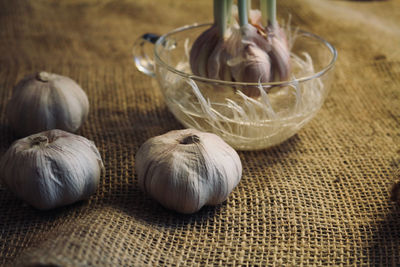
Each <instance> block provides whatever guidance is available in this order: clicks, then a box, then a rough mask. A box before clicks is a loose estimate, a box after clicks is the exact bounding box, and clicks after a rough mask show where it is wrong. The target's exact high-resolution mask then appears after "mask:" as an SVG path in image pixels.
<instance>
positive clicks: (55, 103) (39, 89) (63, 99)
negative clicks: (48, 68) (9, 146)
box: [6, 72, 89, 136]
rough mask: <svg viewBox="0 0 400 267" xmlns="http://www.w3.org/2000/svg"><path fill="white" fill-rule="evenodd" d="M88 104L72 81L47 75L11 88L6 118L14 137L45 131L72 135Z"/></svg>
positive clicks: (39, 74) (45, 73) (86, 112)
mask: <svg viewBox="0 0 400 267" xmlns="http://www.w3.org/2000/svg"><path fill="white" fill-rule="evenodd" d="M88 112H89V101H88V98H87V95H86V94H85V92H84V91H83V90H82V89H81V87H80V86H79V85H78V84H77V83H76V82H75V81H73V80H72V79H70V78H68V77H65V76H61V75H57V74H53V73H48V72H39V73H37V74H34V75H28V76H26V77H25V78H23V79H22V80H21V81H20V82H19V83H17V85H16V86H15V87H14V88H13V92H12V97H11V99H10V100H9V102H8V104H7V107H6V115H7V118H8V121H9V123H10V126H11V128H12V129H13V131H14V133H15V134H16V135H17V136H27V135H30V134H33V133H37V132H41V131H44V130H49V129H55V128H57V129H62V130H65V131H69V132H75V131H77V130H78V128H79V127H80V126H81V125H82V123H83V122H84V121H85V120H86V118H87V115H88Z"/></svg>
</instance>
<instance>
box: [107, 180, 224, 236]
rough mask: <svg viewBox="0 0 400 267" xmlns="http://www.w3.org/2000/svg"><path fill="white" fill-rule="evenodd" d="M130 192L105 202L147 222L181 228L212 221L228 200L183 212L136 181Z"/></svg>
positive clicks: (131, 185)
mask: <svg viewBox="0 0 400 267" xmlns="http://www.w3.org/2000/svg"><path fill="white" fill-rule="evenodd" d="M128 192H129V195H128V196H122V197H120V198H118V199H117V198H114V199H111V200H109V201H107V203H104V204H105V205H112V206H113V207H114V208H115V209H117V210H119V211H122V212H123V213H125V214H127V215H129V216H132V217H133V218H135V219H136V220H139V221H144V222H145V223H146V224H150V225H154V226H162V227H167V228H179V227H182V226H185V225H188V224H191V223H194V222H197V223H201V224H204V223H205V222H206V221H207V222H209V223H211V222H212V221H213V218H214V217H215V215H216V214H218V212H219V210H220V209H221V208H223V207H224V206H225V205H226V202H223V203H222V204H220V205H217V206H204V207H203V208H202V209H201V210H200V211H198V212H196V213H193V214H182V213H178V212H175V211H173V210H169V209H167V208H164V207H163V206H162V205H161V204H159V203H158V202H157V201H156V200H153V199H152V198H151V197H150V196H149V195H147V194H145V193H144V192H142V191H141V190H140V189H139V188H138V185H137V183H136V182H135V183H134V184H130V185H129V188H128Z"/></svg>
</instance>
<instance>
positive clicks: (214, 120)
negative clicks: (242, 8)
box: [133, 24, 337, 150]
mask: <svg viewBox="0 0 400 267" xmlns="http://www.w3.org/2000/svg"><path fill="white" fill-rule="evenodd" d="M210 26H211V24H195V25H189V26H184V27H181V28H178V29H176V30H173V31H171V32H169V33H167V34H165V35H162V36H161V37H159V36H157V35H153V34H144V35H143V36H142V37H141V38H139V39H138V40H137V41H136V43H135V44H134V49H133V53H134V61H135V64H136V67H137V69H138V70H139V71H141V72H143V73H145V74H147V75H150V76H152V77H155V78H156V80H157V81H158V84H159V87H160V89H161V92H162V94H163V96H164V99H165V103H166V104H167V106H168V108H169V110H170V111H171V112H172V113H173V114H174V116H175V117H176V119H178V120H179V121H180V122H181V123H182V124H183V125H184V126H185V127H188V128H196V129H198V130H200V131H205V132H212V133H215V134H217V135H219V136H220V137H221V138H223V139H224V140H225V141H226V142H227V143H228V144H230V145H231V146H232V147H234V148H235V149H238V150H256V149H265V148H268V147H271V146H275V145H278V144H280V143H281V142H283V141H285V140H287V139H288V138H290V137H291V136H293V135H294V134H296V133H297V132H298V131H299V130H300V129H301V128H302V127H303V126H304V125H306V123H307V122H309V121H310V120H311V119H312V118H313V117H314V116H315V114H316V113H317V112H318V110H320V108H321V106H322V105H323V103H324V100H325V98H326V96H327V94H328V91H329V88H330V85H331V82H332V76H333V75H332V74H333V69H334V65H335V62H336V58H337V52H336V49H335V48H334V47H333V46H332V45H331V44H330V43H328V42H327V41H325V40H324V39H322V38H321V37H319V36H317V35H315V34H312V33H309V32H305V31H301V30H293V31H292V30H290V29H287V30H288V32H287V36H288V42H289V45H290V51H291V64H292V74H291V79H290V80H288V81H283V82H271V83H242V82H228V81H222V80H213V79H208V78H204V77H200V76H196V75H193V74H192V72H191V70H190V66H189V53H190V48H191V46H192V44H193V42H194V41H195V40H196V38H197V37H198V36H199V35H200V34H201V33H202V32H203V31H205V30H206V29H207V28H209V27H210ZM249 89H251V90H254V89H256V90H259V91H260V95H259V96H258V97H256V98H255V97H248V96H247V95H246V91H247V90H249Z"/></svg>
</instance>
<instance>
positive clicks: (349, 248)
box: [0, 0, 400, 266]
mask: <svg viewBox="0 0 400 267" xmlns="http://www.w3.org/2000/svg"><path fill="white" fill-rule="evenodd" d="M211 10H212V1H211V0H207V1H173V0H168V1H145V0H141V1H133V0H132V1H89V0H82V1H80V0H79V1H78V0H76V1H48V0H40V1H6V0H3V1H0V101H1V102H0V103H1V106H0V107H1V117H0V147H1V151H0V152H1V155H2V154H4V152H5V150H6V149H7V148H8V147H9V145H10V144H11V142H12V141H13V140H14V137H13V136H12V134H11V130H10V129H9V127H8V125H7V120H6V118H5V116H4V110H5V103H6V102H7V100H8V99H9V97H10V94H11V88H12V87H13V85H14V84H15V83H16V82H17V81H18V80H19V79H21V78H22V77H23V76H24V75H25V74H27V73H32V72H34V71H37V70H47V71H51V72H55V73H59V74H63V75H67V76H70V77H72V78H73V79H75V80H76V81H77V82H78V83H79V84H80V85H81V86H82V87H83V88H84V90H85V91H86V92H87V94H88V96H89V99H90V105H91V110H90V116H89V119H88V121H87V122H86V123H85V124H84V125H83V127H82V128H81V129H80V131H79V132H78V133H79V134H80V135H83V136H85V137H87V138H89V139H91V140H93V141H94V142H95V143H96V145H97V147H98V148H99V150H100V152H101V155H102V157H103V159H104V163H105V169H106V171H105V173H103V174H102V176H101V183H100V186H99V188H98V190H97V193H96V194H95V195H94V196H93V197H91V198H90V200H89V201H85V202H81V203H77V204H74V205H71V206H68V207H65V208H60V209H57V210H54V211H48V212H40V211H37V210H35V209H33V208H31V207H29V206H27V205H24V204H23V203H22V202H21V201H20V200H18V199H17V198H16V197H15V196H14V195H12V194H11V193H10V192H9V191H8V190H7V189H6V188H4V187H0V263H1V264H4V265H6V266H8V265H17V266H25V265H27V266H32V265H33V266H36V265H51V266H121V265H124V266H143V265H152V266H157V265H183V266H191V265H228V264H229V265H252V266H253V265H275V266H281V265H284V266H297V265H305V266H309V265H344V266H348V265H373V266H375V265H384V266H387V265H400V208H399V206H397V205H396V204H395V202H394V201H393V200H392V198H391V197H392V194H391V192H392V188H393V186H394V185H395V184H396V182H397V181H398V180H399V177H398V174H396V171H397V170H398V169H399V164H400V146H399V144H400V131H399V127H400V100H399V99H400V26H399V25H400V1H396V0H392V1H377V2H372V1H361V2H360V1H321V0H320V1H317V0H307V1H305V0H296V1H293V0H290V1H289V0H287V1H279V3H278V10H279V16H280V17H281V18H287V16H288V14H289V13H290V14H291V16H292V24H293V25H296V26H300V27H301V28H303V29H306V30H309V31H312V32H314V33H316V34H318V35H321V36H323V37H325V38H326V39H327V40H329V41H330V42H332V43H333V44H334V45H335V46H336V47H337V49H338V52H339V59H338V62H337V67H336V73H335V81H334V84H333V86H332V90H331V92H330V95H329V97H328V99H327V101H326V103H325V105H324V106H323V108H322V110H321V111H320V112H319V113H318V115H317V116H316V117H315V119H313V120H312V121H311V122H310V123H309V124H308V125H306V126H305V127H304V128H303V129H302V130H301V131H300V132H299V133H298V134H297V135H295V136H294V137H293V138H291V139H290V140H288V141H287V142H285V143H283V144H282V145H280V146H277V147H275V148H272V149H269V150H264V151H258V152H240V153H239V154H240V157H241V160H242V162H243V167H244V169H243V177H242V180H241V182H240V184H239V186H238V187H237V188H236V189H235V190H234V191H233V193H232V195H231V196H230V197H229V199H228V200H227V201H226V202H225V203H223V204H222V205H220V206H218V207H206V208H204V209H202V210H201V211H200V212H198V213H196V214H193V215H180V214H177V213H174V212H171V211H169V210H166V209H164V208H162V207H161V206H160V205H159V204H158V203H156V202H155V201H153V200H151V199H150V198H149V197H148V196H146V195H144V194H143V193H141V191H140V190H139V188H138V185H137V178H136V176H135V167H134V163H135V160H134V156H135V152H136V151H137V150H138V148H139V146H140V145H141V144H142V143H143V142H144V141H145V140H146V139H148V138H149V137H152V136H155V135H159V134H162V133H165V132H167V131H168V130H172V129H179V128H182V126H181V125H180V124H179V123H178V122H177V121H176V120H175V118H174V117H173V116H172V114H171V113H170V112H169V111H168V110H167V108H166V105H165V104H164V102H163V99H162V96H161V94H160V92H159V91H158V88H156V87H155V86H153V83H152V82H151V78H149V77H147V76H145V75H143V74H141V73H139V72H138V71H136V69H135V68H134V66H133V63H132V61H131V54H130V53H131V46H132V44H133V42H134V40H135V39H136V38H137V37H139V36H140V35H141V34H142V33H144V32H149V31H150V32H157V33H165V32H168V31H170V30H172V29H174V28H176V27H178V26H182V25H184V24H191V23H194V22H206V21H211V20H212V11H211Z"/></svg>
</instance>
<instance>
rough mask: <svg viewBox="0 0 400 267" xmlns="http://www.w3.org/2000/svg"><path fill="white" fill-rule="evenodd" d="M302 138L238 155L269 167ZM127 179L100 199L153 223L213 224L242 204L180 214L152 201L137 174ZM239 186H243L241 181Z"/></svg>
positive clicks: (294, 138)
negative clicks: (225, 213)
mask: <svg viewBox="0 0 400 267" xmlns="http://www.w3.org/2000/svg"><path fill="white" fill-rule="evenodd" d="M299 140H300V138H299V137H298V136H297V135H295V136H293V137H292V138H291V139H289V140H287V141H286V142H284V143H282V144H281V145H280V146H279V147H275V148H273V149H270V150H260V151H251V152H249V151H243V152H239V154H240V156H241V158H242V161H243V162H246V160H247V159H248V158H253V157H257V158H263V159H265V160H261V161H260V163H259V164H262V165H265V166H269V167H270V166H271V165H273V164H274V163H276V162H279V160H281V159H282V158H283V157H287V156H288V155H290V154H291V153H292V152H295V151H296V149H295V146H296V144H298V143H299ZM247 171H249V170H247ZM243 175H244V176H246V175H247V176H249V175H248V174H246V169H244V173H243ZM242 179H243V177H242ZM128 181H129V182H126V183H125V184H124V185H122V186H121V187H119V188H115V189H114V190H112V191H110V192H107V193H106V195H105V196H104V198H103V200H101V201H105V203H104V204H105V205H112V206H113V207H114V208H116V209H118V210H120V211H122V212H124V213H126V214H128V215H129V216H132V217H134V218H135V219H137V220H142V221H145V222H146V223H148V224H151V225H158V226H162V227H168V228H177V227H181V226H183V225H187V224H191V223H194V222H196V223H199V224H200V225H201V224H207V223H212V222H213V221H214V219H216V217H217V216H218V215H219V214H221V213H223V211H222V210H224V209H230V208H234V207H233V206H235V205H240V203H236V204H233V203H228V202H229V201H230V200H229V198H228V200H227V201H224V202H223V203H221V204H219V205H217V206H204V207H203V208H202V209H200V210H199V211H198V212H196V213H193V214H181V213H177V212H175V211H172V210H169V209H166V208H164V207H163V206H162V205H161V204H159V203H158V202H157V201H156V200H153V199H152V198H151V197H150V196H149V195H147V194H145V193H144V192H142V190H141V189H140V188H139V185H138V184H137V177H136V175H135V174H134V176H133V177H131V178H128ZM238 186H240V184H239V185H238Z"/></svg>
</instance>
